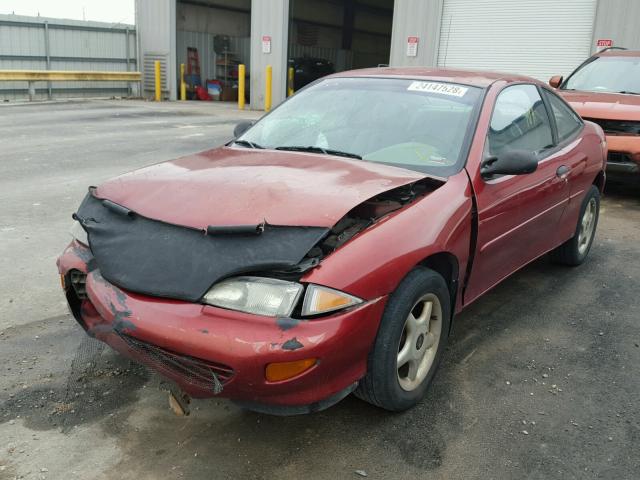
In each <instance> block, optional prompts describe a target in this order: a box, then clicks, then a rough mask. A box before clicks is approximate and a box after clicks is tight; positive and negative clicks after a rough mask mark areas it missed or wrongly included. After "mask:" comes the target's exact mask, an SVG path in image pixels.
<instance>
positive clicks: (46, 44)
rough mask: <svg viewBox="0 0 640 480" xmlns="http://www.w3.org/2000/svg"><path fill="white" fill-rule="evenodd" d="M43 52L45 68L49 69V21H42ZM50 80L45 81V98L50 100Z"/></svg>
mask: <svg viewBox="0 0 640 480" xmlns="http://www.w3.org/2000/svg"><path fill="white" fill-rule="evenodd" d="M44 54H45V56H46V59H47V70H51V46H50V43H49V22H47V21H45V22H44ZM51 97H52V91H51V82H47V98H48V99H49V100H51Z"/></svg>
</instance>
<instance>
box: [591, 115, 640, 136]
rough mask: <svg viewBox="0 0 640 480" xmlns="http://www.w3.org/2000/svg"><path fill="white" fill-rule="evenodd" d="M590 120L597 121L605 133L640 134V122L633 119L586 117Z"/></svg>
mask: <svg viewBox="0 0 640 480" xmlns="http://www.w3.org/2000/svg"><path fill="white" fill-rule="evenodd" d="M585 120H589V121H590V122H593V123H597V124H598V125H600V126H601V127H602V130H604V133H608V134H609V135H640V122H634V121H632V120H603V119H601V118H586V117H585Z"/></svg>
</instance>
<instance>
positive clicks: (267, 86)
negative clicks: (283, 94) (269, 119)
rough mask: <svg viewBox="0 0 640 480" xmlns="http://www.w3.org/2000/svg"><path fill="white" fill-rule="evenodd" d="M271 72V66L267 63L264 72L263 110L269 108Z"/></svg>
mask: <svg viewBox="0 0 640 480" xmlns="http://www.w3.org/2000/svg"><path fill="white" fill-rule="evenodd" d="M272 74H273V68H271V65H267V69H266V72H265V92H264V111H265V112H268V111H269V110H271V78H272Z"/></svg>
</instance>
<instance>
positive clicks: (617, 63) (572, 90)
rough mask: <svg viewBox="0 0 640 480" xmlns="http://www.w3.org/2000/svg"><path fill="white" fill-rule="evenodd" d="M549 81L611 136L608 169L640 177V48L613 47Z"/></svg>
mask: <svg viewBox="0 0 640 480" xmlns="http://www.w3.org/2000/svg"><path fill="white" fill-rule="evenodd" d="M549 84H550V85H551V86H552V87H554V88H555V87H557V88H558V90H557V92H558V93H559V94H560V95H561V96H562V97H563V98H564V99H565V100H566V101H567V102H569V104H570V105H571V106H572V107H573V108H574V109H575V110H576V112H578V113H579V114H580V115H581V116H582V118H584V119H585V120H589V121H592V122H594V123H597V124H598V125H600V126H601V127H602V129H603V130H604V133H605V135H606V137H607V146H608V151H609V156H608V162H607V173H610V174H612V175H616V176H618V177H630V178H635V179H636V181H637V180H638V179H640V51H631V50H626V49H624V48H613V47H612V48H610V49H607V50H605V51H602V52H600V53H597V54H595V55H593V56H591V57H589V58H588V59H587V60H586V61H585V62H584V63H583V64H582V65H580V66H579V67H578V68H576V70H575V71H574V72H573V73H572V74H571V75H569V77H568V78H567V79H566V80H563V78H562V77H561V76H555V77H551V79H550V80H549Z"/></svg>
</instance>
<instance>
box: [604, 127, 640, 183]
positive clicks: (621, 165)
mask: <svg viewBox="0 0 640 480" xmlns="http://www.w3.org/2000/svg"><path fill="white" fill-rule="evenodd" d="M606 137H607V147H608V149H609V155H608V157H607V173H609V174H613V175H640V136H638V135H635V136H631V135H606Z"/></svg>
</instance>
